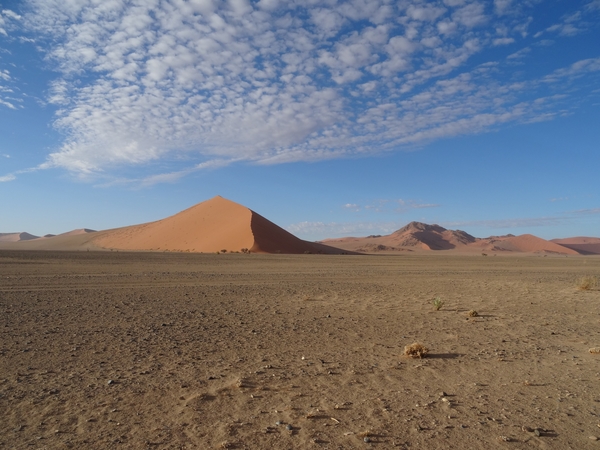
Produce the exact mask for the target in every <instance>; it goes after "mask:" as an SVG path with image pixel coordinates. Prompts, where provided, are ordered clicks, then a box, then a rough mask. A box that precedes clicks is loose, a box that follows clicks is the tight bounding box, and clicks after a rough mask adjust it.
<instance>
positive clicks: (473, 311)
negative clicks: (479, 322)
mask: <svg viewBox="0 0 600 450" xmlns="http://www.w3.org/2000/svg"><path fill="white" fill-rule="evenodd" d="M467 316H469V317H477V316H479V313H478V312H477V311H475V310H474V309H472V310H471V311H469V312H468V313H467Z"/></svg>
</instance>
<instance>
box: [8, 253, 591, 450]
mask: <svg viewBox="0 0 600 450" xmlns="http://www.w3.org/2000/svg"><path fill="white" fill-rule="evenodd" d="M599 274H600V258H598V257H596V256H579V255H576V256H570V255H569V256H566V255H563V256H552V255H551V256H547V257H543V256H534V255H512V256H498V257H493V256H491V255H490V256H489V257H483V256H481V255H479V254H474V255H470V256H464V255H463V256H456V255H453V254H450V253H444V252H430V253H427V254H425V253H422V254H414V253H410V254H400V255H392V256H384V255H380V256H365V255H361V256H352V255H308V254H307V255H262V254H254V253H253V254H241V253H240V254H232V253H227V254H221V255H217V254H193V253H189V254H188V253H147V252H137V253H127V252H116V251H115V252H85V251H80V252H66V251H63V252H51V251H9V250H3V251H0V280H1V281H0V410H1V411H2V415H1V416H0V417H1V418H0V448H7V449H12V448H14V449H30V448H32V449H58V448H73V449H83V448H92V449H220V448H229V449H263V448H264V449H292V448H299V449H303V448H308V449H313V448H314V449H368V448H380V449H388V448H415V449H417V448H418V449H471V448H472V449H496V448H498V449H533V448H547V449H597V448H600V441H599V440H597V438H598V437H600V428H599V425H600V355H599V354H594V353H590V352H589V349H590V348H593V347H600V291H598V290H597V289H592V290H587V291H584V290H579V289H578V288H577V286H576V283H577V279H578V278H580V277H582V276H585V275H592V276H598V275H599ZM437 297H439V298H440V299H441V300H442V301H443V302H444V304H443V306H442V307H441V309H440V310H438V311H436V310H434V308H433V306H432V300H433V299H434V298H437ZM471 310H475V311H477V312H478V315H477V316H476V317H472V316H469V315H468V312H469V311H471ZM414 342H419V343H421V344H423V345H425V346H426V347H428V348H429V350H430V353H429V355H428V356H427V357H425V358H423V359H413V358H409V357H406V356H404V355H403V351H404V347H405V346H406V345H409V344H412V343H414Z"/></svg>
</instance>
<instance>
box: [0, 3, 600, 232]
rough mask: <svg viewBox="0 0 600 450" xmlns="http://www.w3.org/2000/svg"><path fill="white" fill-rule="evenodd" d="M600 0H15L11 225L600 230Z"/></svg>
mask: <svg viewBox="0 0 600 450" xmlns="http://www.w3.org/2000/svg"><path fill="white" fill-rule="evenodd" d="M599 143H600V0H582V1H574V0H524V1H523V0H521V1H516V0H493V1H492V0H488V1H483V0H437V1H418V0H400V1H388V0H350V1H336V0H330V1H327V0H325V1H324V0H320V1H313V0H307V1H287V2H284V1H279V0H260V1H248V0H229V1H211V0H187V1H185V0H128V1H125V0H102V1H100V0H71V1H64V0H22V1H6V0H0V211H1V213H0V232H13V231H28V232H30V233H33V234H38V235H43V234H46V233H61V232H65V231H69V230H71V229H75V228H83V227H87V228H95V229H106V228H112V227H119V226H125V225H131V224H136V223H142V222H147V221H151V220H157V219H160V218H163V217H166V216H168V215H171V214H174V213H176V212H178V211H180V210H182V209H185V208H187V207H189V206H191V205H193V204H195V203H198V202H200V201H203V200H206V199H209V198H211V197H213V196H215V195H222V196H224V197H226V198H229V199H231V200H233V201H236V202H238V203H241V204H243V205H245V206H248V207H249V208H251V209H253V210H255V211H256V212H258V213H260V214H262V215H263V216H265V217H267V218H268V219H270V220H272V221H274V222H275V223H277V224H278V225H280V226H282V227H284V228H286V229H288V230H289V231H291V232H292V233H294V234H296V235H297V236H299V237H301V238H304V239H309V240H317V239H323V238H326V237H339V236H348V235H356V236H364V235H369V234H387V233H389V232H392V231H394V230H396V229H398V228H400V227H401V226H403V225H405V224H406V223H408V222H410V221H412V220H419V221H424V222H427V223H439V224H441V225H443V226H445V227H447V228H452V229H456V228H458V229H463V230H465V231H467V232H469V233H471V234H473V235H475V236H478V237H485V236H490V235H499V234H507V233H513V234H522V233H532V234H535V235H537V236H540V237H543V238H555V237H566V236H600V176H599V173H600V151H599V150H600V145H599Z"/></svg>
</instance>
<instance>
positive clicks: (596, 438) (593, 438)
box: [590, 436, 598, 441]
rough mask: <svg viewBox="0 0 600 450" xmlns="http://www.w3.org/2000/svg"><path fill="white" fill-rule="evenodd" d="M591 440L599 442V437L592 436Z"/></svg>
mask: <svg viewBox="0 0 600 450" xmlns="http://www.w3.org/2000/svg"><path fill="white" fill-rule="evenodd" d="M590 440H592V441H597V440H598V437H597V436H590Z"/></svg>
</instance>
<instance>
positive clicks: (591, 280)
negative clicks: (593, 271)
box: [577, 276, 598, 291]
mask: <svg viewBox="0 0 600 450" xmlns="http://www.w3.org/2000/svg"><path fill="white" fill-rule="evenodd" d="M577 287H578V288H579V289H580V290H582V291H591V290H592V289H596V288H597V287H598V277H593V276H585V277H581V278H579V279H578V280H577Z"/></svg>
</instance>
